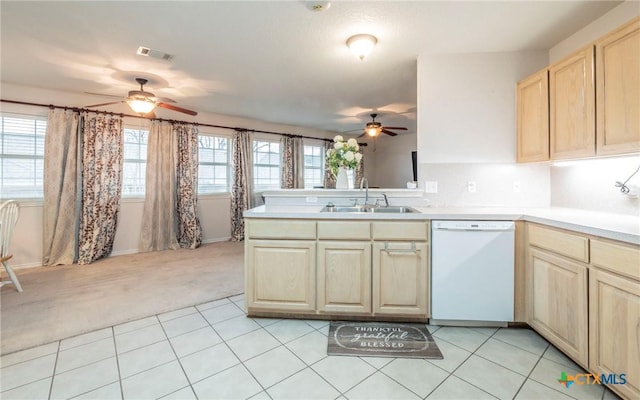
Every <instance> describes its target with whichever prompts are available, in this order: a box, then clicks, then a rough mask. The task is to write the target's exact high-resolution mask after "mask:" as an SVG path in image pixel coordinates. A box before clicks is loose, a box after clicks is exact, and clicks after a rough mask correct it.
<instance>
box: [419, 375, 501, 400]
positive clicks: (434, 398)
mask: <svg viewBox="0 0 640 400" xmlns="http://www.w3.org/2000/svg"><path fill="white" fill-rule="evenodd" d="M495 398H496V397H494V396H492V395H490V394H489V393H487V392H485V391H484V390H482V389H480V388H478V387H475V386H473V385H472V384H470V383H468V382H465V381H463V380H462V379H460V378H458V377H456V376H454V375H451V376H449V377H448V378H447V379H446V380H445V381H444V382H443V383H442V384H441V385H440V386H438V387H437V388H436V390H434V391H433V392H431V394H430V395H429V396H427V399H429V400H481V399H495Z"/></svg>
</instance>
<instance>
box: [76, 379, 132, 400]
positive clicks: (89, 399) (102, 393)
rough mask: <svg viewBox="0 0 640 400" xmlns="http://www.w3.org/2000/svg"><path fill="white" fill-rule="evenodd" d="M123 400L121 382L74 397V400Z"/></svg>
mask: <svg viewBox="0 0 640 400" xmlns="http://www.w3.org/2000/svg"><path fill="white" fill-rule="evenodd" d="M98 399H99V400H121V399H122V389H121V388H120V382H114V383H110V384H108V385H105V386H102V387H100V388H98V389H95V390H92V391H90V392H87V393H84V394H81V395H80V396H78V397H74V398H73V400H98Z"/></svg>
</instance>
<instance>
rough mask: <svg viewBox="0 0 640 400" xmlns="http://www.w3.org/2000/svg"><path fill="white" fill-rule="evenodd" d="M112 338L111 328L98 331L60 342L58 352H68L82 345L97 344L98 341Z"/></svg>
mask: <svg viewBox="0 0 640 400" xmlns="http://www.w3.org/2000/svg"><path fill="white" fill-rule="evenodd" d="M106 338H113V328H110V327H109V328H104V329H99V330H97V331H93V332H89V333H85V334H83V335H78V336H74V337H71V338H69V339H64V340H61V341H60V350H68V349H70V348H72V347H76V346H81V345H83V344H88V343H92V342H97V341H98V340H102V339H106Z"/></svg>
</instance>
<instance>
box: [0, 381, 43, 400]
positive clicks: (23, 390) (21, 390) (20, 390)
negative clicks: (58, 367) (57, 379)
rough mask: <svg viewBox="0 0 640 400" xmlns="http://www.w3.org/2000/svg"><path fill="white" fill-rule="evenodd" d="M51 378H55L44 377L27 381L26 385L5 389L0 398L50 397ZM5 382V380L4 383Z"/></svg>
mask: <svg viewBox="0 0 640 400" xmlns="http://www.w3.org/2000/svg"><path fill="white" fill-rule="evenodd" d="M51 379H53V378H52V377H49V378H44V379H41V380H39V381H35V382H31V383H27V384H26V385H22V386H18V387H16V388H14V389H11V390H7V391H6V392H5V391H3V392H2V393H1V394H0V398H2V399H3V400H34V399H46V398H48V397H49V389H51ZM4 383H5V382H4V380H3V384H4ZM3 390H4V385H3Z"/></svg>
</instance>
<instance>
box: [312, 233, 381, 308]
mask: <svg viewBox="0 0 640 400" xmlns="http://www.w3.org/2000/svg"><path fill="white" fill-rule="evenodd" d="M317 269H318V276H317V296H318V311H319V312H320V313H329V314H335V313H339V314H342V313H346V314H369V313H371V243H370V242H345V241H329V242H327V241H320V242H318V265H317Z"/></svg>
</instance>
